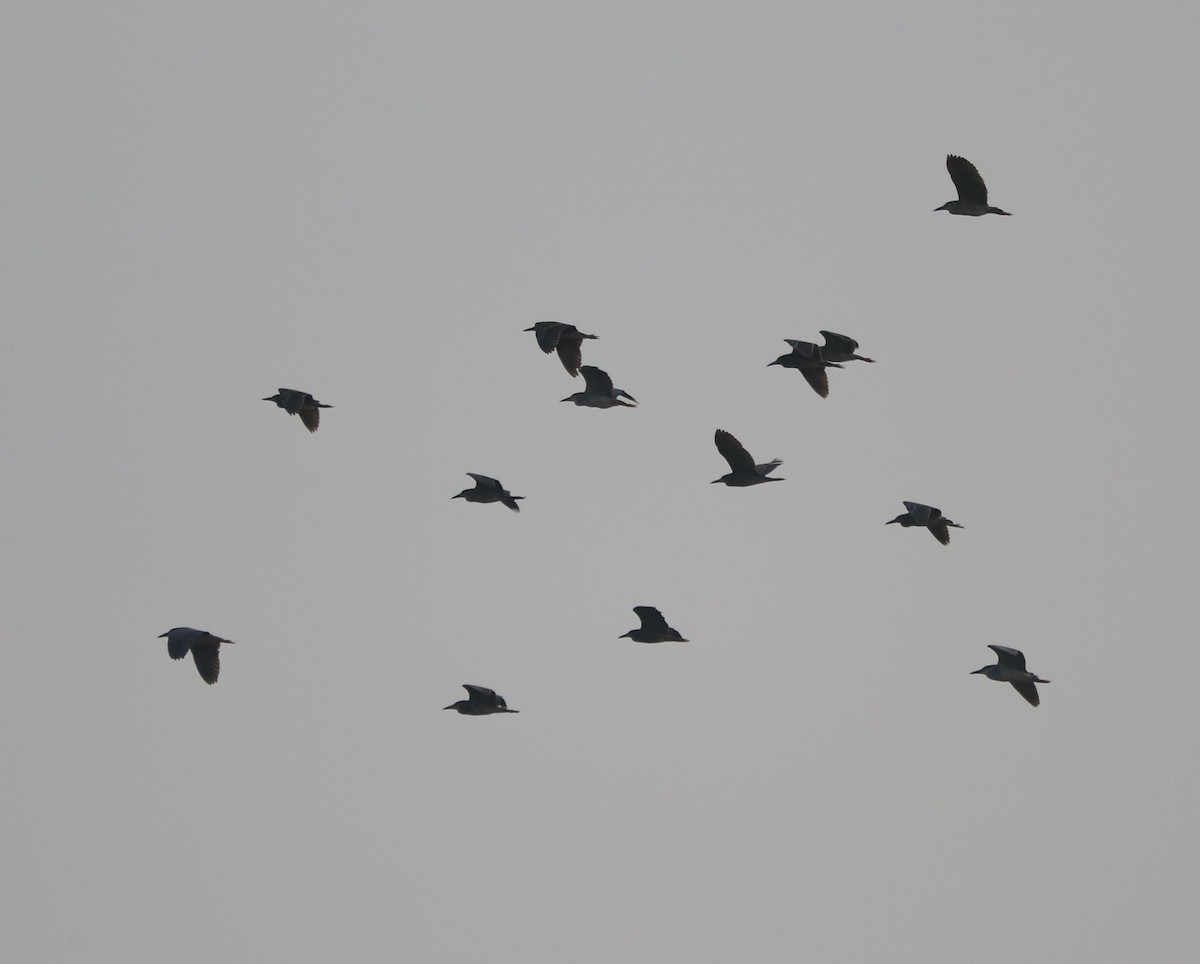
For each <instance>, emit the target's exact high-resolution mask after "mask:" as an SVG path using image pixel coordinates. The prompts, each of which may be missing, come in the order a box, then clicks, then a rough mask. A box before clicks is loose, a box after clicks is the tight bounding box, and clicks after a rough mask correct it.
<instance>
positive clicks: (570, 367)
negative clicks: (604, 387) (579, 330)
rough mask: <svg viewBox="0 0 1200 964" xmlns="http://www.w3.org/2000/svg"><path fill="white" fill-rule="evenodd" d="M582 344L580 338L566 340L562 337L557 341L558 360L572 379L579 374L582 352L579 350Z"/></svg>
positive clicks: (566, 338)
mask: <svg viewBox="0 0 1200 964" xmlns="http://www.w3.org/2000/svg"><path fill="white" fill-rule="evenodd" d="M582 344H583V339H582V338H568V337H566V336H565V335H564V336H563V337H561V338H559V339H558V360H559V361H560V362H562V366H563V368H565V369H566V370H567V374H568V375H570V376H571V377H572V378H574V377H575V376H576V375H578V374H579V365H580V363H581V362H582V361H583V352H582V351H581V350H580V345H582Z"/></svg>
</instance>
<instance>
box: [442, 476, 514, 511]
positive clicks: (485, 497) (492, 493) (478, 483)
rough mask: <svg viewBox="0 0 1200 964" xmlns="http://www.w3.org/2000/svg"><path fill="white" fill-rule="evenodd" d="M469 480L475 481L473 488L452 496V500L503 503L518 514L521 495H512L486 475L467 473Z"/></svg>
mask: <svg viewBox="0 0 1200 964" xmlns="http://www.w3.org/2000/svg"><path fill="white" fill-rule="evenodd" d="M467 475H469V476H470V477H471V478H473V479H474V480H475V488H473V489H463V490H462V491H461V492H460V493H458V495H452V496H451V497H450V498H452V499H466V500H467V501H468V502H503V503H504V504H505V505H506V506H508V507H509V508H510V509H512V510H513V512H520V511H521V507H520V506H519V505H517V503H516V500H517V499H523V498H525V496H523V495H513V494H512V493H511V492H509V491H508V489H506V488H505V487H504V486H502V485H501V484H500V483H499V482H497V481H496V480H495V479H493V478H490V477H489V476H486V475H479V474H478V473H476V472H468V473H467Z"/></svg>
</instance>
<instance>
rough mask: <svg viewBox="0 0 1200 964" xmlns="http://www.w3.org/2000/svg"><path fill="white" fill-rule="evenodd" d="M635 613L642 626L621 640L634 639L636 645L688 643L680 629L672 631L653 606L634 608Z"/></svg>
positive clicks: (624, 634) (620, 637) (623, 634)
mask: <svg viewBox="0 0 1200 964" xmlns="http://www.w3.org/2000/svg"><path fill="white" fill-rule="evenodd" d="M633 611H634V612H635V613H637V617H638V619H640V620H641V622H642V625H641V626H640V627H638V628H637V629H631V630H629V632H627V633H622V634H621V635H620V636H619V637H618V638H619V639H627V638H628V639H632V640H633V641H634V642H635V643H686V642H687V640H686V639H684V638H683V635H682V634H681V633H680V632H679V630H678V629H672V628H671V627H670V626H668V625H667V621H666V619H664V618H663V614H662V613H660V612H659V611H658V610H657V609H655V608H654V607H653V606H634V607H633Z"/></svg>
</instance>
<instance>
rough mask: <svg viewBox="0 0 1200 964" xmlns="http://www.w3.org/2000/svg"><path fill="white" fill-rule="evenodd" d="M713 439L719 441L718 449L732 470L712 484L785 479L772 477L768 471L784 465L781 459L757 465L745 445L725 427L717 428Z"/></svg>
mask: <svg viewBox="0 0 1200 964" xmlns="http://www.w3.org/2000/svg"><path fill="white" fill-rule="evenodd" d="M713 441H714V442H716V443H717V451H718V452H720V453H721V456H722V458H724V459H725V461H726V462H728V463H729V469H730V471H729V472H727V473H726V474H725V475H722V476H721V477H720V478H719V479H713V480H712V484H713V485H716V484H717V483H718V482H724V483H725V484H726V485H733V486H747V485H758V484H759V483H760V482H782V481H783V479H779V478H771V477H769V474H768V473H771V472H774V471H775V470H776V469H777V468H779V466H781V465H783V462H782V461H781V460H780V459H775V460H773V461H771V462H764V463H763V464H762V465H755V464H754V459H753V458H751V457H750V453H749V452H747V451H746V449H745V447H744V446H743V445H742V443H741V442H739V441H738V440H737V439H735V438H734V437H733V436H732V435H730V434H729V433H728V432H726V431H725V429H723V428H719V429H717V433H716V435H714V436H713Z"/></svg>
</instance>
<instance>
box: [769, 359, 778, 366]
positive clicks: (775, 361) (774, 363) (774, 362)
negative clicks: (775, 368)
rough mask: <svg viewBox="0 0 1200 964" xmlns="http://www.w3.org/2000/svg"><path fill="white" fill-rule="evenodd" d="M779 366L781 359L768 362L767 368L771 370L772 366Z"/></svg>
mask: <svg viewBox="0 0 1200 964" xmlns="http://www.w3.org/2000/svg"><path fill="white" fill-rule="evenodd" d="M778 364H779V359H778V358H776V359H775V360H774V361H771V362H767V367H768V368H770V367H771V366H772V365H778Z"/></svg>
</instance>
